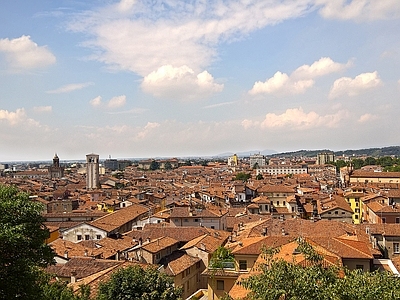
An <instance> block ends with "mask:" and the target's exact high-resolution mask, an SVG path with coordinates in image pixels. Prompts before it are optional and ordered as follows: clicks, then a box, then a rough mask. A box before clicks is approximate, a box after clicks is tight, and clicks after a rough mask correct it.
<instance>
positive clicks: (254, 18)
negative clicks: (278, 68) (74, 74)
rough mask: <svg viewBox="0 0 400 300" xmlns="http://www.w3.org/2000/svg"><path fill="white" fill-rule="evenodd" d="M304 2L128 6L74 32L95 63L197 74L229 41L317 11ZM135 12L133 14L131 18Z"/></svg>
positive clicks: (81, 23) (79, 23)
mask: <svg viewBox="0 0 400 300" xmlns="http://www.w3.org/2000/svg"><path fill="white" fill-rule="evenodd" d="M312 9H313V8H312V5H310V0H300V1H291V0H290V1H288V0H284V1H194V2H190V3H187V2H186V1H166V0H165V1H162V0H161V1H159V2H157V5H152V4H150V2H140V3H139V2H138V3H136V4H134V1H122V2H119V4H118V5H111V6H106V7H103V8H101V9H98V10H97V11H93V12H84V13H80V14H78V15H76V16H75V18H74V20H73V21H72V22H71V23H70V24H69V27H68V28H69V29H70V30H73V31H78V32H84V33H86V34H88V36H90V37H91V38H90V40H87V42H86V43H85V44H84V45H85V46H87V47H89V48H90V49H92V50H94V51H93V53H94V54H93V56H91V58H92V59H95V60H98V61H101V62H103V63H105V64H106V65H108V66H110V67H112V68H116V69H120V70H130V71H132V72H135V73H137V74H139V75H141V76H143V77H144V76H146V75H148V74H149V73H151V72H152V71H154V70H158V69H159V68H160V67H162V66H165V65H172V66H185V65H186V66H190V68H191V69H193V70H194V71H195V73H197V72H200V71H201V70H204V69H206V68H207V67H208V66H209V65H210V63H211V62H212V61H213V60H214V59H215V58H216V57H217V52H216V49H217V46H218V44H219V43H220V42H227V41H228V42H229V41H231V40H235V39H237V38H241V37H244V36H246V35H247V34H248V33H250V32H252V31H255V30H257V29H260V28H263V27H265V26H267V25H272V24H276V23H279V22H281V21H283V20H287V19H291V18H295V17H298V16H302V15H303V14H305V13H307V12H309V11H311V10H312ZM126 12H130V14H126Z"/></svg>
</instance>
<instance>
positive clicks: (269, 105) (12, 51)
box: [0, 0, 400, 162]
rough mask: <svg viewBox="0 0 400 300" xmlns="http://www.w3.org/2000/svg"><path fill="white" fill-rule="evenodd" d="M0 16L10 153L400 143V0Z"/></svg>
mask: <svg viewBox="0 0 400 300" xmlns="http://www.w3.org/2000/svg"><path fill="white" fill-rule="evenodd" d="M0 24H1V26H0V162H6V161H11V160H39V159H44V160H50V159H51V158H52V157H53V155H54V153H57V154H58V155H59V157H60V159H61V160H65V159H84V158H85V155H86V154H87V153H91V152H94V153H98V154H99V155H100V158H107V157H108V156H109V155H111V156H112V157H114V158H136V157H156V156H163V157H178V156H205V155H216V154H219V153H224V152H232V153H235V152H241V151H253V150H260V151H262V150H264V149H272V150H275V151H278V152H283V151H295V150H300V149H310V150H311V149H331V150H345V149H360V148H369V147H384V146H392V145H399V144H400V141H399V137H400V135H399V131H400V122H399V120H398V119H399V113H400V96H399V95H400V30H399V28H400V1H398V0H381V1H376V0H334V1H332V0H215V1H208V0H198V1H195V0H182V1H179V0H122V1H120V2H118V1H111V0H109V1H100V0H93V1H85V0H59V1H52V0H31V1H22V0H14V1H5V2H4V3H2V9H1V10H0Z"/></svg>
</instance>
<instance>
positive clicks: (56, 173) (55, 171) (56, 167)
mask: <svg viewBox="0 0 400 300" xmlns="http://www.w3.org/2000/svg"><path fill="white" fill-rule="evenodd" d="M48 172H49V177H50V179H56V178H58V179H60V178H62V177H64V167H60V159H59V158H58V155H57V153H56V154H54V157H53V165H51V166H50V167H48Z"/></svg>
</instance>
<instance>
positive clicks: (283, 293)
mask: <svg viewBox="0 0 400 300" xmlns="http://www.w3.org/2000/svg"><path fill="white" fill-rule="evenodd" d="M298 242H299V246H298V248H297V250H298V251H300V252H301V253H303V254H304V255H305V257H306V258H307V261H308V262H309V264H308V266H306V267H304V266H301V265H299V264H295V263H291V262H287V261H285V260H282V259H279V260H275V259H267V263H266V264H264V265H262V266H261V270H262V272H261V274H259V275H255V276H250V277H249V278H248V279H245V280H243V281H242V282H241V283H242V285H243V286H244V287H245V288H247V289H249V290H250V291H251V292H250V295H249V299H254V300H261V299H271V300H302V299H304V300H306V299H321V300H325V299H326V300H342V299H344V300H347V299H349V300H350V299H351V300H364V299H366V300H373V299H400V278H398V277H395V276H393V275H392V274H390V273H388V272H379V271H375V272H363V271H361V270H352V271H351V270H348V269H346V268H344V267H339V266H331V267H327V268H326V267H324V266H323V264H322V261H323V256H322V255H321V254H319V253H317V252H316V251H315V250H314V249H313V247H312V246H311V245H310V244H308V243H306V242H303V241H301V240H299V241H298ZM272 254H273V253H272ZM272 254H271V255H270V256H269V258H271V257H272Z"/></svg>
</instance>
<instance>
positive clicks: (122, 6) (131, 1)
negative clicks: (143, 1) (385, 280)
mask: <svg viewBox="0 0 400 300" xmlns="http://www.w3.org/2000/svg"><path fill="white" fill-rule="evenodd" d="M135 4H136V0H121V1H120V2H119V3H118V4H117V5H116V8H117V10H118V11H119V12H121V13H126V12H130V11H131V10H132V8H133V6H134V5H135Z"/></svg>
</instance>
